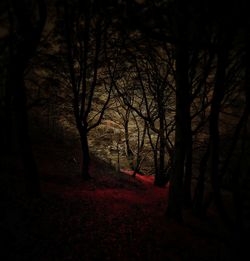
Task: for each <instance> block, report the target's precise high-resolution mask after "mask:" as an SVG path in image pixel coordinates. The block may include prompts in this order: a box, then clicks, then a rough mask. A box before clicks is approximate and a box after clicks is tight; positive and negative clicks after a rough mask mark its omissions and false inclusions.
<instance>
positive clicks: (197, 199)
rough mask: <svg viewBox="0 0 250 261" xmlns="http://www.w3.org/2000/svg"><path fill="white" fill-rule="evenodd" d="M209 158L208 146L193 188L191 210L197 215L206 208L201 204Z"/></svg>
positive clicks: (200, 214)
mask: <svg viewBox="0 0 250 261" xmlns="http://www.w3.org/2000/svg"><path fill="white" fill-rule="evenodd" d="M208 158H209V147H207V149H206V152H205V154H204V156H203V157H202V159H201V162H200V174H199V177H198V182H197V185H196V188H195V193H194V199H193V211H194V213H195V214H196V215H197V216H204V215H205V211H206V209H205V208H204V206H203V199H204V192H205V173H206V168H207V162H208Z"/></svg>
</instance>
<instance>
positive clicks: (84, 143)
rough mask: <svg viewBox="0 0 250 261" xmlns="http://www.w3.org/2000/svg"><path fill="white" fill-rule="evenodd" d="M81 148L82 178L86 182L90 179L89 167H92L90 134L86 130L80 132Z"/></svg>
mask: <svg viewBox="0 0 250 261" xmlns="http://www.w3.org/2000/svg"><path fill="white" fill-rule="evenodd" d="M80 139H81V148H82V161H81V162H82V164H81V176H82V178H83V179H84V180H88V179H90V178H91V177H90V174H89V165H90V154H89V143H88V132H87V129H86V128H82V129H81V130H80Z"/></svg>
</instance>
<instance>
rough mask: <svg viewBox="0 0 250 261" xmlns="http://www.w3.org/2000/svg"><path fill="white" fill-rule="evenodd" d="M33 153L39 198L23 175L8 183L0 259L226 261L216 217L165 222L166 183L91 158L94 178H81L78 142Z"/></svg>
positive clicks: (39, 144)
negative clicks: (28, 192)
mask: <svg viewBox="0 0 250 261" xmlns="http://www.w3.org/2000/svg"><path fill="white" fill-rule="evenodd" d="M34 151H35V156H36V160H37V164H38V167H39V173H40V178H41V186H42V197H41V198H37V199H29V198H28V197H27V196H25V193H24V190H23V189H22V187H24V186H23V185H22V184H23V183H22V182H23V179H22V177H21V175H16V174H15V175H13V177H11V179H8V180H9V181H8V182H9V184H10V183H11V186H10V188H11V189H9V188H7V187H5V188H3V189H4V197H5V198H4V201H3V203H2V204H3V205H2V206H1V209H3V210H4V216H3V222H2V223H1V231H2V235H1V237H2V238H3V239H4V241H3V242H4V244H2V247H3V249H4V251H2V252H1V253H2V254H3V255H4V256H5V257H4V259H1V260H4V261H6V260H11V261H15V260H17V261H27V260H32V261H50V260H51V261H52V260H53V261H57V260H58V261H59V260H60V261H66V260H67V261H70V260H73V261H78V260H81V261H84V260H86V261H88V260H91V261H92V260H117V261H118V260H119V261H123V260H124V261H125V260H131V261H133V260H137V261H138V260H145V261H146V260H154V261H157V260H170V261H171V260H208V261H210V260H230V256H231V253H230V251H229V249H230V246H229V245H228V244H227V243H228V242H227V239H228V234H227V232H226V230H225V229H224V227H223V226H222V224H221V222H220V220H219V219H218V217H217V215H216V213H215V212H214V211H213V210H210V211H209V212H208V215H207V217H206V218H203V219H199V218H196V217H194V216H193V215H192V213H191V211H189V210H185V211H184V221H183V222H182V223H176V222H174V221H172V220H167V219H166V215H165V212H166V205H167V196H168V186H166V187H165V188H158V187H156V186H154V185H153V177H152V176H142V175H139V174H138V175H137V177H136V178H133V177H131V176H130V175H131V173H130V172H129V171H121V172H120V173H117V172H115V171H114V170H113V169H112V168H110V166H108V165H107V164H106V163H104V162H101V161H99V160H98V159H95V158H94V157H93V160H92V165H91V169H90V172H91V175H92V177H93V179H92V180H90V181H82V180H81V178H80V176H79V164H78V163H77V160H76V161H75V158H76V159H77V153H78V150H77V149H76V147H75V145H65V144H63V143H57V142H56V141H55V140H54V139H52V138H46V139H45V138H40V140H39V139H38V140H36V143H35V144H34ZM20 172H21V171H20ZM19 174H20V173H19ZM2 192H3V191H2Z"/></svg>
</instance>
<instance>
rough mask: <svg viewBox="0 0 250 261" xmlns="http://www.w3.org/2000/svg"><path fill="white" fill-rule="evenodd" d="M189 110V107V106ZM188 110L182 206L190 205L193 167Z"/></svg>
mask: <svg viewBox="0 0 250 261" xmlns="http://www.w3.org/2000/svg"><path fill="white" fill-rule="evenodd" d="M189 108H190V106H189ZM189 108H188V115H187V133H186V158H185V179H184V204H185V205H186V206H191V204H192V191H191V188H192V165H193V139H192V129H191V118H190V112H189Z"/></svg>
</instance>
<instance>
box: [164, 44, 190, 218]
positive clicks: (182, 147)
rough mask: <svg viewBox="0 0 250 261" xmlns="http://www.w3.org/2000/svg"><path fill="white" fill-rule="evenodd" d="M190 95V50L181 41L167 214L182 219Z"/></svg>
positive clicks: (177, 50)
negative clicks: (173, 147) (172, 159)
mask: <svg viewBox="0 0 250 261" xmlns="http://www.w3.org/2000/svg"><path fill="white" fill-rule="evenodd" d="M188 97H189V83H188V52H187V46H186V45H185V44H184V43H183V42H180V43H179V44H178V45H177V47H176V130H175V152H174V161H173V175H172V176H171V179H170V188H169V202H168V208H167V216H168V217H171V218H174V219H176V220H182V206H183V176H184V163H185V156H186V133H187V132H186V129H187V124H186V120H187V118H186V117H187V104H188V100H187V99H188Z"/></svg>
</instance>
